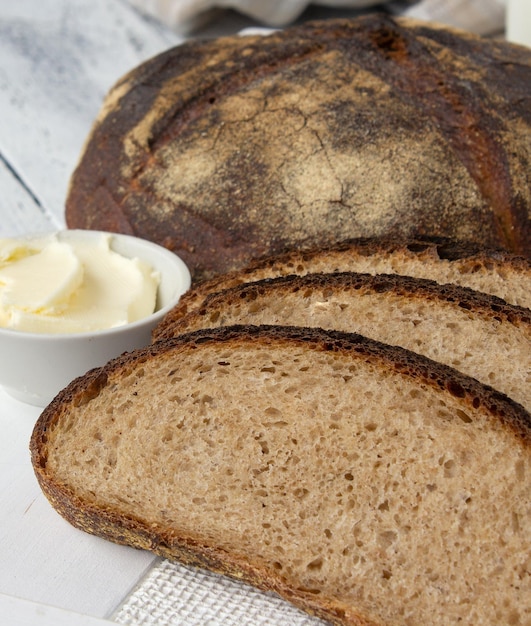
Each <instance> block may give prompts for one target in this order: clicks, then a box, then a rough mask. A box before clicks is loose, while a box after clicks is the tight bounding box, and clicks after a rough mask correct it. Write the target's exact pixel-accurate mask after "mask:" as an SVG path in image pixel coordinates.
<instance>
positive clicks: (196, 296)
mask: <svg viewBox="0 0 531 626" xmlns="http://www.w3.org/2000/svg"><path fill="white" fill-rule="evenodd" d="M310 272H366V273H369V274H403V275H407V276H417V277H419V278H428V279H431V280H435V281H437V282H438V283H442V284H444V283H455V284H457V285H462V286H464V287H470V288H471V289H475V290H477V291H482V292H485V293H488V294H492V295H494V296H498V297H499V298H503V299H504V300H506V301H507V302H509V303H510V304H516V305H518V306H523V307H527V308H529V309H531V260H529V259H528V258H524V257H519V256H516V255H513V254H510V253H508V252H503V251H500V250H493V249H488V248H478V247H477V246H472V245H470V244H465V243H463V242H453V241H444V242H443V241H439V242H435V241H426V240H424V241H422V240H392V239H383V238H365V239H355V240H349V241H344V242H341V243H338V244H334V245H332V246H327V247H318V248H312V249H309V250H293V251H290V252H287V253H285V254H282V255H276V256H272V257H268V258H266V259H262V260H260V261H257V262H255V263H253V264H252V265H249V266H248V267H247V268H245V269H242V270H238V271H233V272H229V273H227V274H222V275H220V276H217V277H216V278H212V279H210V280H208V281H203V282H201V283H199V284H196V285H194V287H193V289H192V290H190V291H189V292H187V293H186V294H185V295H184V296H183V297H182V298H181V299H180V300H179V303H178V304H177V305H176V307H175V308H174V309H173V310H172V311H170V312H169V313H168V314H167V315H166V317H165V318H164V320H162V322H161V323H160V324H159V325H158V327H157V328H155V330H154V331H153V340H154V341H156V340H157V339H159V338H162V337H164V336H165V335H166V334H167V333H166V327H167V326H171V325H172V324H173V323H174V322H175V321H176V320H178V319H179V318H180V317H182V316H183V315H186V314H187V313H188V312H190V311H191V310H193V309H196V308H198V307H199V306H200V305H201V303H202V302H203V300H204V299H205V297H206V296H207V295H208V294H209V293H213V292H216V291H221V290H222V289H227V288H229V287H234V286H236V285H239V284H241V283H248V282H251V281H256V280H261V279H263V278H275V277H276V276H285V275H288V274H299V275H304V274H308V273H310Z"/></svg>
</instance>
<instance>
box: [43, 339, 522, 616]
mask: <svg viewBox="0 0 531 626" xmlns="http://www.w3.org/2000/svg"><path fill="white" fill-rule="evenodd" d="M31 454H32V462H33V465H34V468H35V472H36V475H37V478H38V480H39V482H40V484H41V487H42V489H43V490H44V492H45V493H46V495H47V496H48V498H49V499H50V501H51V502H52V504H53V506H55V507H56V508H57V510H58V511H59V512H60V513H61V514H62V515H64V516H65V517H66V518H67V519H68V520H69V521H70V522H72V523H73V524H74V525H76V526H78V527H79V528H81V529H83V530H86V531H88V532H92V533H96V534H98V535H101V536H103V537H105V538H108V539H111V540H113V541H117V542H123V543H127V544H130V545H133V546H136V547H139V548H144V549H148V550H153V551H154V552H156V553H158V554H161V555H163V556H166V557H172V558H173V557H174V558H177V559H179V560H182V561H184V562H187V563H193V564H197V565H200V566H205V567H208V568H211V569H213V570H215V571H218V572H222V573H226V574H229V575H232V576H236V577H238V578H243V579H245V580H248V581H250V582H251V583H253V584H255V585H257V586H259V587H261V588H263V589H268V590H273V591H276V592H278V593H280V594H281V595H283V596H284V597H285V598H287V599H288V600H291V601H292V602H293V603H295V604H296V605H298V606H299V607H301V608H303V609H305V610H307V611H309V612H311V613H315V614H317V615H319V616H321V617H324V618H325V619H328V620H330V621H331V622H332V623H335V624H345V625H346V624H349V625H354V624H356V625H358V626H359V625H368V624H370V625H375V624H380V625H382V624H393V625H394V626H400V625H405V624H408V625H410V626H411V625H422V626H425V625H426V624H430V625H433V626H437V625H442V624H445V625H447V624H455V623H458V622H459V623H462V624H475V625H478V626H479V625H486V624H493V625H494V624H495V625H496V626H499V624H520V625H523V624H529V620H530V619H531V613H530V611H531V588H530V577H529V573H530V566H531V563H530V555H529V539H530V533H531V501H530V489H529V487H530V476H531V418H530V416H529V414H528V413H526V412H525V411H524V410H523V409H522V407H520V406H519V405H517V404H514V403H512V402H511V401H510V400H508V399H507V398H506V397H505V396H503V395H501V394H499V393H497V392H495V391H493V390H492V389H490V388H488V387H485V386H483V385H481V384H480V383H478V382H477V381H475V380H473V379H470V378H467V377H465V376H462V375H460V374H458V373H457V372H455V371H454V370H452V369H450V368H447V367H445V366H442V365H438V364H436V363H433V362H431V361H428V360H427V359H424V358H422V357H420V356H418V355H415V354H413V353H410V352H407V351H405V350H402V349H400V348H393V347H391V346H385V345H383V344H379V343H377V342H373V341H370V340H367V339H365V338H363V337H361V336H358V335H352V334H343V333H337V332H326V331H323V330H319V329H301V328H286V327H247V328H245V327H239V328H235V327H232V328H222V329H216V330H212V331H200V332H198V333H196V334H189V335H186V336H182V337H179V338H176V339H174V340H171V341H167V342H159V343H157V344H153V345H151V346H149V347H148V348H146V349H144V350H141V351H138V352H136V353H132V354H128V355H124V356H122V357H121V358H119V359H117V360H115V361H112V362H110V363H109V364H108V365H106V366H105V367H103V368H101V369H97V370H94V371H92V372H90V373H88V374H87V375H85V376H84V377H81V378H79V379H77V380H76V381H74V382H73V383H72V384H71V385H70V386H69V387H67V388H66V389H65V390H64V391H63V392H61V393H60V394H59V395H58V397H57V398H56V399H55V400H54V401H53V402H52V403H51V404H50V405H49V406H48V407H47V408H46V409H45V410H44V412H43V413H42V415H41V417H40V418H39V420H38V422H37V424H36V426H35V430H34V432H33V436H32V439H31Z"/></svg>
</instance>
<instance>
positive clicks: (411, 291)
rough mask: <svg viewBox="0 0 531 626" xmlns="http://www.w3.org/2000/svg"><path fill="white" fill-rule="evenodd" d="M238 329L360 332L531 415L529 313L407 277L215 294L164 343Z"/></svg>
mask: <svg viewBox="0 0 531 626" xmlns="http://www.w3.org/2000/svg"><path fill="white" fill-rule="evenodd" d="M233 324H255V325H258V324H280V325H287V326H305V327H308V326H317V327H321V328H329V329H335V330H342V331H346V332H356V333H360V334H362V335H366V336H367V337H371V338H373V339H376V340H378V341H383V342H385V343H390V344H393V345H400V346H402V347H403V348H408V349H409V350H414V351H415V352H419V353H421V354H424V355H425V356H428V357H429V358H431V359H435V360H437V361H440V362H441V363H445V364H446V365H450V366H452V367H455V368H457V369H459V370H460V371H462V372H463V373H465V374H468V375H469V376H473V377H474V378H477V379H478V380H480V381H481V382H483V383H485V384H488V385H492V386H494V387H496V388H497V389H498V390H499V391H502V392H503V393H506V394H507V395H509V396H511V397H512V398H513V400H516V401H517V402H520V403H522V404H523V405H524V407H525V408H526V409H527V410H531V310H529V309H524V308H521V307H516V306H511V305H509V304H507V303H506V302H504V301H503V300H500V299H499V298H495V297H494V296H489V295H486V294H483V293H479V292H476V291H473V290H470V289H467V288H466V287H459V286H457V285H449V284H448V285H439V284H437V283H435V282H434V281H429V280H425V279H421V278H412V277H409V276H399V275H385V274H378V275H376V276H371V275H370V274H356V273H352V272H343V273H333V274H306V275H305V276H283V277H280V278H272V279H265V280H262V281H257V282H254V283H246V284H243V285H239V286H237V287H232V288H230V289H226V290H224V291H221V292H219V293H217V294H216V293H214V294H211V295H210V296H208V297H207V298H206V300H205V301H204V303H203V305H202V306H201V307H200V308H199V309H197V310H196V311H192V312H191V313H190V314H188V315H187V316H185V317H183V318H181V319H180V320H178V321H176V322H175V323H174V324H173V326H169V327H167V329H166V335H165V336H166V337H169V336H171V335H178V334H182V333H185V332H189V331H193V330H197V329H199V328H215V327H217V326H230V325H233Z"/></svg>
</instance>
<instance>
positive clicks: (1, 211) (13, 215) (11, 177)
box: [0, 157, 64, 237]
mask: <svg viewBox="0 0 531 626" xmlns="http://www.w3.org/2000/svg"><path fill="white" fill-rule="evenodd" d="M0 190H1V191H0V237H16V236H17V235H24V234H26V233H28V232H46V231H50V230H55V229H56V228H62V226H63V223H64V221H63V220H62V219H61V220H60V219H57V218H56V216H54V215H53V214H52V213H49V212H47V211H46V210H45V209H44V207H41V206H40V205H39V203H38V201H37V200H36V198H34V197H33V196H32V194H31V193H30V192H29V191H28V190H27V189H26V188H25V186H24V184H23V183H22V182H21V181H20V179H19V178H18V177H17V175H16V173H15V172H13V171H12V170H11V169H10V168H9V167H8V165H7V164H6V163H5V162H4V161H3V160H2V158H1V157H0Z"/></svg>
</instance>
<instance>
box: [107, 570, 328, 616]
mask: <svg viewBox="0 0 531 626" xmlns="http://www.w3.org/2000/svg"><path fill="white" fill-rule="evenodd" d="M112 619H113V621H115V622H117V623H119V624H128V625H129V626H220V625H223V626H233V625H234V626H276V625H277V624H278V626H323V625H324V624H325V622H323V621H321V620H319V619H317V618H314V617H311V616H309V615H307V614H306V613H303V612H302V611H299V610H298V609H297V608H295V607H294V606H293V605H292V604H290V603H288V602H286V601H284V600H282V599H281V598H279V597H278V596H277V595H275V594H272V593H263V592H261V591H259V590H258V589H255V588H254V587H251V586H249V585H246V584H244V583H241V582H239V581H236V580H232V579H230V578H227V577H224V576H218V575H217V574H213V573H211V572H207V571H204V570H199V569H195V568H193V567H186V566H184V565H180V564H179V563H173V562H170V561H167V560H161V561H160V562H159V563H158V564H156V565H155V566H154V567H153V568H152V569H151V570H150V571H149V572H148V574H147V575H146V576H145V578H144V579H143V580H142V581H141V582H140V584H139V585H138V586H137V588H136V589H135V590H134V591H133V592H132V593H131V594H130V595H129V596H128V598H126V600H125V602H124V603H123V604H122V606H120V607H119V608H118V610H117V611H116V612H115V614H114V616H113V618H112Z"/></svg>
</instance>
